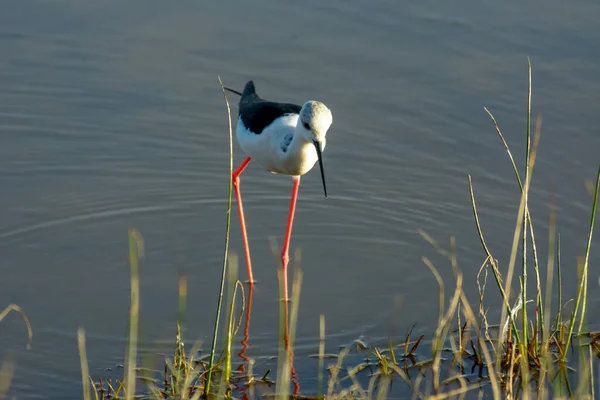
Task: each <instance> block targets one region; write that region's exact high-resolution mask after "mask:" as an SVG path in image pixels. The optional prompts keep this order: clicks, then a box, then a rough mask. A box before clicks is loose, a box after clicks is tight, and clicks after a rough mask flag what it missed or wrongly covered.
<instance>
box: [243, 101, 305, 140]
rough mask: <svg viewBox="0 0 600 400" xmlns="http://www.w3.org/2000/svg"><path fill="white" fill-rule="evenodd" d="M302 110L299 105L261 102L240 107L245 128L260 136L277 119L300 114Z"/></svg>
mask: <svg viewBox="0 0 600 400" xmlns="http://www.w3.org/2000/svg"><path fill="white" fill-rule="evenodd" d="M301 108H302V107H300V106H299V105H297V104H289V103H274V102H271V101H264V100H260V101H256V102H252V103H250V104H246V105H244V106H243V107H240V113H239V115H240V118H241V120H242V122H243V123H244V126H245V127H246V128H248V129H249V130H250V131H251V132H253V133H255V134H257V135H258V134H260V133H262V131H263V130H264V129H265V128H266V127H267V126H269V125H271V124H272V123H273V121H275V119H277V118H279V117H281V116H283V115H290V114H299V113H300V109H301Z"/></svg>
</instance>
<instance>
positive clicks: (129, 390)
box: [125, 229, 144, 400]
mask: <svg viewBox="0 0 600 400" xmlns="http://www.w3.org/2000/svg"><path fill="white" fill-rule="evenodd" d="M143 254H144V242H143V240H142V235H140V233H139V232H138V231H137V230H135V229H130V230H129V267H130V270H131V304H130V308H129V340H128V341H127V356H126V358H125V364H126V367H125V368H126V369H125V398H126V399H127V400H131V399H133V398H134V395H135V380H136V372H135V365H136V361H137V339H138V324H139V317H140V270H139V260H140V258H142V257H143Z"/></svg>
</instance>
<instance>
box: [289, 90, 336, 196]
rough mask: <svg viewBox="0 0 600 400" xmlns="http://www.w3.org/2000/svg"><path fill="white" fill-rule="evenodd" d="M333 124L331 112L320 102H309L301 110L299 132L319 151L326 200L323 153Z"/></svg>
mask: <svg viewBox="0 0 600 400" xmlns="http://www.w3.org/2000/svg"><path fill="white" fill-rule="evenodd" d="M332 122H333V117H332V115H331V111H330V110H329V108H327V106H326V105H325V104H323V103H321V102H319V101H307V102H306V103H304V105H303V106H302V109H301V110H300V117H299V119H298V127H299V131H300V132H301V134H302V136H303V137H304V138H305V139H306V140H307V141H310V142H312V144H313V145H314V146H315V149H316V150H317V156H318V158H319V167H320V168H321V179H322V180H323V190H324V191H325V198H327V186H325V172H324V170H323V159H322V156H321V152H322V151H323V150H325V144H326V138H325V137H326V136H327V130H328V129H329V127H330V126H331V123H332Z"/></svg>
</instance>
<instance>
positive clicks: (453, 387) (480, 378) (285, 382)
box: [0, 60, 600, 400]
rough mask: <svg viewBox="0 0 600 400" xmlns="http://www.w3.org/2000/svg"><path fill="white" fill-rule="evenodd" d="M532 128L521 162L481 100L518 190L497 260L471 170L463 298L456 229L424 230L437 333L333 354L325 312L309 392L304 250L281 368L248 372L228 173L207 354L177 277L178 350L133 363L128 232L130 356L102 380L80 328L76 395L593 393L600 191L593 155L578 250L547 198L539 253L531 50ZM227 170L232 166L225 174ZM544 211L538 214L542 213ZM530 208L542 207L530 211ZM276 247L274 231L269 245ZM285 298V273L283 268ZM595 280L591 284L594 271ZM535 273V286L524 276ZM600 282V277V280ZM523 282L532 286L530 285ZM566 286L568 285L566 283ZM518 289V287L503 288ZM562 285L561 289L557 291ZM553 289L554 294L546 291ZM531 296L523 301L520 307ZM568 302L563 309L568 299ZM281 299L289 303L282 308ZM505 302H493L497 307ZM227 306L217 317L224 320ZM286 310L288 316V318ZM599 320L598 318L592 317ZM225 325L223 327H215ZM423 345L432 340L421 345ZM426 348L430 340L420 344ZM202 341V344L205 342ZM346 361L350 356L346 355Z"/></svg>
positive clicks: (3, 374) (134, 250)
mask: <svg viewBox="0 0 600 400" xmlns="http://www.w3.org/2000/svg"><path fill="white" fill-rule="evenodd" d="M528 72H529V74H528V78H529V79H528V83H529V85H528V91H527V102H526V106H527V110H526V112H527V126H526V129H525V130H524V131H525V132H526V142H525V170H524V171H523V172H520V171H519V169H518V168H517V165H516V163H515V160H514V158H513V155H512V152H511V150H510V148H509V145H508V143H507V142H506V140H505V139H504V136H503V134H502V132H501V129H500V126H499V124H498V123H497V122H496V120H495V118H494V116H493V115H492V113H491V112H490V110H488V109H487V108H485V107H484V110H485V111H486V112H487V114H488V115H489V117H490V119H491V121H492V123H493V126H494V129H495V130H496V133H497V135H498V137H499V139H500V140H501V142H502V144H503V146H504V149H505V151H506V153H507V155H508V158H509V161H510V163H511V165H512V168H513V171H514V174H515V180H516V183H517V185H518V187H519V190H520V192H521V196H520V202H519V206H518V212H517V215H516V220H515V229H514V234H513V238H512V247H511V253H510V257H509V259H508V260H505V261H502V262H500V261H499V260H498V259H496V258H495V257H494V255H493V254H492V252H491V251H490V248H489V247H488V245H487V243H486V240H485V221H480V220H479V214H478V211H477V203H476V196H475V188H474V184H473V181H472V179H471V177H470V176H468V184H469V194H470V203H471V204H470V207H471V208H472V211H473V216H474V225H475V228H476V229H477V232H478V235H479V239H480V242H481V247H482V259H481V261H482V263H481V268H480V270H479V273H478V275H477V289H478V290H477V292H478V298H477V299H476V300H473V299H467V296H466V294H465V292H464V290H463V274H462V272H461V268H460V266H459V264H458V261H457V255H456V246H455V240H454V238H453V237H452V238H450V242H449V246H448V247H447V248H446V247H444V245H442V244H441V243H439V242H437V241H436V240H435V239H434V238H433V237H432V236H430V235H429V234H428V233H426V232H425V231H420V232H419V233H420V235H421V236H422V238H424V239H425V240H427V241H428V242H429V243H431V245H432V246H433V249H434V251H436V252H438V253H440V254H442V255H443V256H445V258H447V260H448V264H449V267H450V268H452V271H453V273H454V282H453V283H454V287H452V288H451V289H449V288H447V287H446V286H445V284H444V282H443V280H442V278H441V275H440V274H439V273H438V268H437V267H436V266H435V265H433V263H432V262H431V261H430V260H429V259H428V258H426V257H423V259H422V260H423V263H424V264H425V265H426V266H427V267H428V268H429V269H430V270H431V273H432V275H433V277H434V279H436V281H437V283H438V286H439V317H438V321H437V327H436V329H435V332H432V334H431V335H430V337H426V336H425V335H423V336H420V337H418V338H415V337H413V336H412V335H411V332H412V329H410V330H409V331H408V332H407V333H406V336H405V337H404V338H402V339H403V340H401V341H398V340H397V339H395V338H390V340H389V343H388V344H387V345H383V346H380V347H374V346H368V345H366V344H365V343H363V342H361V341H360V340H357V341H355V342H353V343H352V345H350V346H346V347H344V348H342V350H341V352H340V353H339V354H326V353H325V316H323V315H321V316H320V342H319V354H318V355H316V356H315V357H316V358H318V367H317V369H316V370H315V371H314V377H316V378H317V382H318V384H317V385H316V387H311V388H308V392H307V393H310V395H303V394H302V393H303V392H302V391H300V389H299V384H298V382H297V376H296V373H295V370H294V365H293V364H294V357H293V348H294V339H295V332H296V322H297V316H298V307H299V304H300V294H301V287H302V270H301V268H300V262H301V260H300V253H299V252H296V255H295V257H294V260H295V265H294V268H293V271H294V277H293V285H292V295H291V301H290V303H289V304H288V303H287V302H284V301H280V309H279V331H278V338H279V340H278V349H279V353H278V356H277V371H276V376H275V377H274V380H272V379H271V377H270V376H271V374H270V370H267V371H262V370H260V371H259V370H256V371H255V370H254V360H252V359H250V358H248V357H247V356H246V355H245V351H246V349H247V348H248V329H249V324H250V315H251V307H252V289H253V287H252V286H245V285H243V284H242V283H241V282H240V281H239V280H238V273H237V271H238V266H237V265H238V260H237V256H236V255H235V254H230V252H229V228H230V221H231V204H232V201H231V198H232V182H231V180H230V182H229V199H228V208H227V213H226V233H225V246H224V259H223V271H222V279H221V282H220V285H221V286H220V287H221V290H220V294H219V299H218V305H217V310H216V318H215V326H214V332H213V333H214V337H213V341H212V343H211V347H210V352H206V353H200V350H201V343H200V342H197V343H195V344H194V346H193V347H192V348H191V349H190V350H189V351H187V352H186V349H185V348H184V344H183V342H182V331H183V320H184V319H183V316H184V314H185V309H186V296H187V281H186V278H185V277H184V276H181V277H180V281H179V289H178V290H179V310H178V311H179V312H178V321H177V334H176V339H175V349H174V353H173V355H172V356H171V357H168V358H167V359H166V360H165V364H164V370H163V371H162V372H157V371H156V370H153V369H152V368H154V367H155V365H147V366H144V367H138V354H137V349H138V318H139V305H140V292H139V279H140V272H139V269H140V268H139V265H140V260H141V259H142V258H143V253H144V245H143V239H142V236H141V235H140V234H139V233H138V232H137V231H136V230H134V229H132V230H130V231H129V264H130V270H131V303H130V312H129V317H130V319H129V331H128V336H129V338H128V344H127V349H126V353H125V354H126V355H125V367H124V379H123V380H122V381H114V382H113V381H109V380H103V379H102V378H99V377H96V379H98V380H97V381H96V380H95V379H94V377H92V376H90V375H89V370H88V361H87V356H86V343H85V331H84V329H83V328H81V327H80V328H79V330H78V348H79V354H80V360H81V373H82V375H81V376H82V387H83V389H82V390H83V392H82V398H83V399H84V400H90V399H96V400H99V399H128V400H129V399H133V398H134V397H136V398H145V399H200V398H242V399H255V398H257V397H265V398H271V397H277V398H294V399H313V398H314V399H316V398H323V397H325V398H335V399H340V398H352V399H371V398H377V399H385V398H389V397H394V398H397V397H402V398H411V397H412V398H418V399H431V400H433V399H436V400H437V399H439V400H441V399H463V398H469V399H470V398H478V399H480V398H493V399H532V398H537V399H549V398H556V399H567V398H573V399H594V398H596V397H597V396H600V393H598V387H599V386H598V384H599V382H598V381H599V380H600V361H599V360H600V332H589V331H588V330H587V323H588V319H589V318H590V316H591V317H592V318H598V315H597V314H593V313H590V311H589V310H588V297H587V295H588V287H589V285H590V282H589V281H588V279H589V275H590V274H589V255H590V252H591V244H592V235H593V232H594V222H595V217H596V211H597V202H598V192H599V189H600V165H599V166H598V172H597V176H596V181H595V182H588V183H587V186H588V191H589V192H590V194H591V197H592V198H593V200H592V206H591V212H590V221H589V230H588V235H587V238H585V240H586V242H585V243H586V245H585V253H584V254H583V256H582V257H580V259H579V260H578V261H577V263H576V265H573V263H561V253H560V233H559V232H558V230H557V226H556V210H555V209H554V208H553V207H550V214H549V217H548V218H549V233H548V237H547V239H546V240H547V244H548V246H547V247H548V249H549V250H548V254H546V255H544V256H543V257H542V255H540V254H538V251H537V245H536V240H539V238H538V237H537V236H536V235H535V229H534V222H533V219H532V218H531V216H530V209H529V204H528V196H529V189H530V184H531V180H532V174H533V170H534V166H535V161H536V157H537V152H538V144H539V141H540V137H541V122H542V119H541V117H540V116H538V117H537V118H536V121H535V127H534V128H535V129H534V130H533V132H532V129H531V126H532V121H531V89H532V87H531V63H530V62H529V60H528ZM219 82H220V83H221V88H222V90H223V96H224V99H225V103H226V106H227V115H228V119H229V151H230V160H229V162H230V165H229V168H230V172H231V171H232V169H233V161H232V160H233V146H232V125H231V112H230V108H229V102H228V100H227V96H226V94H225V91H224V89H223V85H222V82H221V79H220V78H219ZM230 176H231V174H230ZM540 213H541V212H540ZM536 214H537V213H536ZM276 247H277V245H276V243H275V242H274V239H272V248H273V251H274V254H275V255H276V254H278V250H277V249H276ZM279 274H280V276H279V281H280V292H281V293H280V295H281V296H280V298H283V297H284V296H283V288H282V287H281V286H282V285H281V282H282V276H281V272H279ZM564 274H577V277H578V279H577V282H578V284H577V287H576V296H575V298H573V299H567V298H563V284H562V277H563V275H564ZM592 279H593V281H592V283H591V284H596V282H595V279H596V277H595V276H593V277H592ZM531 280H533V282H534V285H533V286H532V285H531V284H530V285H529V286H528V281H531ZM598 283H600V282H598ZM528 287H535V290H534V292H533V293H528V292H527V288H528ZM569 289H572V288H569ZM490 290H497V291H498V293H500V296H501V301H502V303H501V306H500V307H501V317H500V319H499V320H497V321H489V320H488V312H489V306H488V305H486V303H485V297H486V293H487V292H489V291H490ZM512 293H518V295H517V296H512V298H511V297H510V296H509V295H510V294H512ZM553 294H557V296H553ZM555 297H557V301H554V303H555V304H553V298H555ZM528 304H529V305H530V306H529V308H528V307H527V306H526V305H528ZM568 304H570V309H569V310H570V311H569V312H566V308H565V306H566V305H568ZM288 306H289V307H290V308H289V310H288ZM11 311H14V312H18V313H19V314H21V316H22V317H23V319H24V322H25V324H26V326H27V329H28V335H29V341H30V342H31V340H32V334H33V333H32V330H31V325H30V323H29V320H28V318H27V316H26V314H25V313H24V312H23V310H21V309H20V308H19V307H18V306H17V305H14V304H11V305H9V306H8V307H7V308H6V309H5V310H4V311H3V312H1V313H0V323H1V321H2V319H4V317H5V316H6V315H7V314H8V313H10V312H11ZM495 311H500V310H495ZM221 313H223V321H221ZM288 317H289V318H288ZM592 322H593V323H597V322H598V321H597V320H593V321H592ZM219 327H220V330H219ZM240 330H242V331H243V333H244V339H243V340H242V341H241V344H242V350H241V352H240V353H239V354H238V356H239V360H238V359H236V361H235V362H236V364H238V363H239V367H236V368H235V369H234V368H233V362H232V359H233V357H234V355H233V342H234V339H235V338H236V335H237V334H238V333H239V331H240ZM424 343H427V344H426V345H425V344H424ZM424 348H425V349H424ZM204 350H206V349H204ZM347 360H352V361H351V362H346V361H347ZM13 372H14V365H13V363H12V361H6V360H5V361H4V363H3V364H2V365H1V366H0V399H3V398H5V397H6V396H7V395H8V393H9V388H10V382H11V379H12V377H13Z"/></svg>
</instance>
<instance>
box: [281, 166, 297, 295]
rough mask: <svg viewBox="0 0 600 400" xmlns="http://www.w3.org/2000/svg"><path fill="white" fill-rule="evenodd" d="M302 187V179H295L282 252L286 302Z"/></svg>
mask: <svg viewBox="0 0 600 400" xmlns="http://www.w3.org/2000/svg"><path fill="white" fill-rule="evenodd" d="M299 185H300V177H299V176H295V177H294V186H293V187H292V200H291V202H290V213H289V215H288V221H287V229H286V231H285V239H284V242H283V249H282V251H281V264H282V268H283V294H284V296H285V300H286V301H287V300H288V284H287V266H288V263H289V261H290V256H289V250H290V238H291V236H292V224H293V223H294V212H295V211H296V200H297V199H298V186H299Z"/></svg>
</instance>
